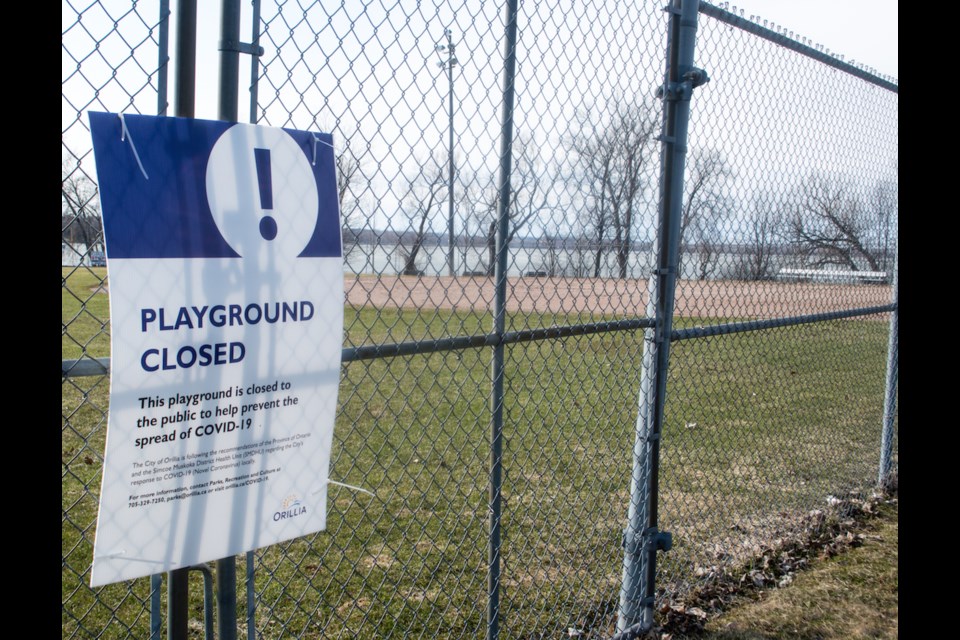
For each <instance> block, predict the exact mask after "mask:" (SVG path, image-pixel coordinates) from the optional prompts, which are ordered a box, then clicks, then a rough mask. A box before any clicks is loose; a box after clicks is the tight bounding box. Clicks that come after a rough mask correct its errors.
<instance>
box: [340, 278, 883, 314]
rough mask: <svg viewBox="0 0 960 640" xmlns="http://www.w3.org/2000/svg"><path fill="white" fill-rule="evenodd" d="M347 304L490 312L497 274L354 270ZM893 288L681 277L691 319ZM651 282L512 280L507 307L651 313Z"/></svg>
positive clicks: (816, 308) (870, 301)
mask: <svg viewBox="0 0 960 640" xmlns="http://www.w3.org/2000/svg"><path fill="white" fill-rule="evenodd" d="M344 290H345V292H346V301H347V304H350V305H353V306H357V307H363V306H372V307H377V308H402V309H447V310H457V311H481V312H483V311H489V310H491V309H492V308H493V301H494V296H495V291H494V282H493V279H492V278H487V277H474V276H456V277H452V276H422V277H414V276H352V275H351V276H347V277H346V278H345V279H344ZM890 300H891V289H890V287H888V286H879V285H841V284H819V283H787V282H743V281H736V280H716V281H689V280H681V281H680V282H679V283H678V284H677V298H676V308H675V311H676V315H678V316H681V317H689V318H723V317H728V318H773V317H783V316H792V315H804V314H812V313H824V312H827V311H837V310H843V309H856V308H861V307H873V306H882V305H886V304H889V303H890ZM646 304H647V282H646V281H644V280H612V279H603V278H532V277H513V278H508V279H507V310H508V311H513V312H518V311H519V312H528V313H533V312H539V313H557V314H566V315H573V316H576V315H578V314H583V315H584V316H597V315H603V316H629V317H637V316H645V315H646Z"/></svg>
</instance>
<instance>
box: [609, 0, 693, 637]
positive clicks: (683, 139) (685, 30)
mask: <svg viewBox="0 0 960 640" xmlns="http://www.w3.org/2000/svg"><path fill="white" fill-rule="evenodd" d="M699 5H700V2H699V0H671V3H670V5H669V6H668V7H667V9H666V11H667V12H668V13H669V14H670V18H669V26H668V30H667V62H666V71H665V74H664V84H663V86H662V87H661V88H660V89H659V90H658V93H657V95H658V97H659V98H662V100H663V125H662V133H661V136H660V141H661V147H660V158H661V175H660V204H659V224H658V240H659V242H658V245H659V246H658V255H657V268H656V269H655V270H654V272H653V274H652V277H651V285H652V286H651V287H650V289H651V290H650V292H649V298H648V313H649V310H650V306H651V304H652V306H653V307H654V308H653V311H654V318H653V319H654V329H653V331H652V333H653V335H652V340H651V339H650V338H651V336H650V335H649V333H648V334H647V336H646V340H645V342H644V365H645V367H644V370H643V373H642V374H641V391H640V401H639V404H640V407H639V411H638V416H637V432H636V440H635V446H634V460H633V474H632V476H631V495H630V505H629V511H628V523H627V528H626V530H625V531H624V536H623V545H624V557H623V585H622V587H621V592H620V609H619V611H618V616H617V631H618V633H617V635H616V637H617V638H633V637H636V636H638V635H640V634H641V633H643V632H645V631H646V630H648V629H649V628H651V627H652V626H653V605H654V600H655V591H654V581H655V578H656V561H657V551H660V550H662V551H667V550H669V549H670V546H671V537H670V534H669V533H666V532H661V531H659V529H658V528H657V506H658V505H657V496H658V492H659V467H660V434H661V433H662V431H663V408H664V403H665V400H666V391H667V370H668V367H669V362H670V333H671V331H672V330H673V306H674V294H675V291H676V283H677V266H678V263H679V253H680V218H681V205H682V201H683V172H684V165H685V162H686V153H687V126H688V123H689V116H690V97H691V95H692V93H693V89H694V88H696V87H698V86H700V85H701V84H703V83H704V82H706V81H707V74H706V73H705V72H704V71H703V70H701V69H697V68H695V67H694V66H693V54H694V48H695V44H696V33H697V12H698V10H699ZM648 352H649V353H650V355H649V356H648V355H647V353H648ZM651 402H652V405H651Z"/></svg>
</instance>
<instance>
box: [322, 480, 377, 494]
mask: <svg viewBox="0 0 960 640" xmlns="http://www.w3.org/2000/svg"><path fill="white" fill-rule="evenodd" d="M327 484H335V485H337V486H338V487H344V488H346V489H353V490H354V491H359V492H360V493H366V494H367V495H371V496H373V497H374V498H376V497H377V494H375V493H374V492H373V491H369V490H367V489H364V488H363V487H355V486H353V485H352V484H345V483H343V482H337V481H336V480H327ZM314 493H315V494H316V493H320V492H319V491H314Z"/></svg>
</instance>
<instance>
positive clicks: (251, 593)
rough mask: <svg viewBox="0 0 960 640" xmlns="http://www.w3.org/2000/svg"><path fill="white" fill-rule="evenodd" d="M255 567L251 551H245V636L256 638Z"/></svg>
mask: <svg viewBox="0 0 960 640" xmlns="http://www.w3.org/2000/svg"><path fill="white" fill-rule="evenodd" d="M255 578H256V569H255V567H254V562H253V551H247V638H249V640H256V637H257V619H256V612H257V592H256V590H255V589H254V585H255V584H256V583H255V582H254V579H255Z"/></svg>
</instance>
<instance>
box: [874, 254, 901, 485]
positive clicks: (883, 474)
mask: <svg viewBox="0 0 960 640" xmlns="http://www.w3.org/2000/svg"><path fill="white" fill-rule="evenodd" d="M898 245H899V243H898ZM899 261H900V251H899V246H898V247H897V254H896V257H895V258H894V263H893V305H892V306H893V310H892V312H891V313H890V341H889V344H888V346H887V379H886V392H885V397H884V403H883V432H882V434H881V436H880V473H879V477H878V478H877V482H878V483H879V484H880V486H885V485H886V484H887V483H888V481H889V480H890V473H891V471H892V470H893V421H894V418H895V417H896V414H897V381H898V379H899V377H900V349H899V327H898V325H899V323H900V305H899V298H900V268H899V265H898V263H899Z"/></svg>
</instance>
